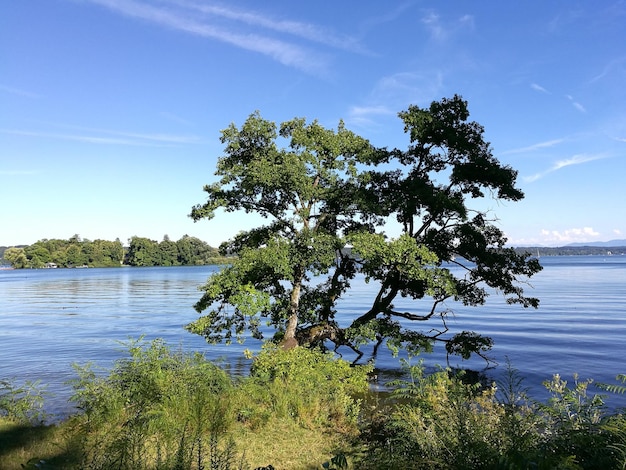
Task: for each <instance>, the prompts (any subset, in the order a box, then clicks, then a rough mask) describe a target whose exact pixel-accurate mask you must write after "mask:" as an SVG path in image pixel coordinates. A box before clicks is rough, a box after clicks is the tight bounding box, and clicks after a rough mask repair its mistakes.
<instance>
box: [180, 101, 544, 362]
mask: <svg viewBox="0 0 626 470" xmlns="http://www.w3.org/2000/svg"><path fill="white" fill-rule="evenodd" d="M399 117H400V118H401V120H402V122H403V123H404V130H405V133H406V134H407V135H408V137H409V145H408V148H407V149H406V150H399V149H395V148H394V149H387V148H375V147H374V146H373V145H371V144H370V143H369V142H368V141H367V140H366V139H364V138H362V137H360V136H358V135H356V134H354V133H352V132H350V131H349V130H347V129H346V128H345V126H344V124H343V122H340V123H339V125H338V128H337V130H329V129H326V128H324V127H322V126H321V125H320V124H319V123H318V122H317V121H313V122H311V123H307V122H306V120H305V119H301V118H296V119H293V120H291V121H287V122H284V123H282V124H281V125H280V127H278V126H276V124H275V123H273V122H270V121H267V120H265V119H263V118H262V117H261V115H260V114H259V113H258V112H256V113H254V114H252V115H251V116H250V117H249V118H248V119H247V120H246V122H245V123H244V124H243V125H242V126H241V127H240V128H238V127H237V126H235V124H231V125H230V126H229V127H228V128H227V129H225V130H223V131H222V137H221V141H222V143H223V144H225V154H224V156H222V157H221V158H219V159H218V163H217V171H216V176H217V177H218V180H217V181H216V182H214V183H213V184H210V185H206V186H205V187H204V191H205V192H206V193H207V200H206V202H204V203H203V204H198V205H196V206H194V207H193V208H192V211H191V217H192V218H193V219H194V220H196V221H197V220H200V219H203V218H208V219H212V218H213V217H214V216H215V214H216V210H217V209H220V208H221V209H223V210H225V211H245V212H253V213H257V214H260V215H261V216H263V217H264V218H266V219H267V221H268V222H267V223H266V224H264V225H262V226H260V227H256V228H252V229H251V230H248V231H246V232H242V233H240V234H238V235H237V236H235V237H234V238H233V239H232V240H229V241H227V242H225V243H224V244H222V246H221V247H220V250H221V251H222V252H223V253H234V254H237V255H238V257H237V259H236V260H235V261H234V262H233V263H232V265H230V266H228V267H227V268H225V269H224V270H222V271H220V272H218V273H216V274H214V275H213V276H211V277H210V278H209V280H208V282H207V284H206V285H205V286H204V288H203V289H204V294H203V295H202V297H201V299H200V300H199V301H198V303H197V304H196V306H195V307H196V309H197V310H198V312H201V313H203V315H202V316H200V317H199V318H198V320H196V321H194V322H193V323H191V324H190V325H188V329H189V330H190V331H192V332H195V333H198V334H200V335H203V336H204V337H205V338H206V339H207V340H209V341H222V340H226V341H230V340H232V339H233V338H236V339H239V340H241V339H242V338H243V337H244V336H245V334H246V330H248V332H249V333H250V334H252V336H254V337H256V338H262V337H263V335H262V331H261V328H260V326H261V322H263V321H265V322H267V324H268V325H269V326H271V327H273V328H274V330H275V331H276V334H275V336H274V340H276V341H281V342H282V344H283V345H284V346H285V347H291V346H295V345H298V344H303V345H304V344H308V345H316V344H321V343H324V341H327V340H330V341H332V342H334V343H335V345H336V346H341V345H345V346H349V347H351V348H353V349H354V350H355V351H357V352H358V348H359V346H360V345H362V344H364V343H366V342H370V341H374V342H375V343H376V347H377V346H378V345H379V344H380V343H381V342H382V341H384V340H385V339H387V341H388V344H389V345H390V346H391V347H394V348H397V347H405V348H409V349H412V350H414V351H421V350H430V349H431V348H432V346H433V344H434V343H435V342H443V343H445V345H446V348H447V351H448V353H451V354H460V355H461V356H463V357H464V358H466V357H469V356H470V355H471V354H472V353H478V354H482V353H483V352H484V351H486V350H488V349H489V348H490V346H491V341H490V340H489V338H483V337H482V336H480V335H479V334H477V333H475V332H468V331H464V332H462V333H460V334H456V335H449V334H447V333H448V329H447V327H446V317H447V315H448V314H449V313H450V306H449V304H450V303H453V302H460V303H462V304H464V305H472V306H478V305H482V304H483V303H484V302H485V301H486V298H487V297H488V289H490V288H491V289H495V290H497V291H499V292H501V293H502V294H503V295H505V296H506V298H507V302H509V303H516V304H520V305H522V306H524V307H536V306H537V305H538V300H537V299H535V298H533V297H528V296H526V295H525V293H524V291H523V289H522V287H521V284H522V283H523V281H524V280H526V279H527V278H528V277H530V276H532V275H533V274H535V273H536V272H538V271H539V270H540V269H541V266H540V265H539V263H538V261H537V260H536V259H533V258H531V257H530V254H528V253H516V252H515V250H513V249H512V248H506V247H505V243H506V238H505V236H504V233H503V232H502V231H501V230H500V229H499V228H498V227H496V225H495V220H494V216H493V215H492V214H490V213H489V212H487V211H483V210H479V209H478V208H477V207H479V206H480V205H479V204H473V202H477V201H480V200H482V199H485V198H492V199H495V200H509V201H517V200H520V199H522V198H523V193H522V191H521V190H520V189H518V188H517V187H516V186H515V181H516V177H517V172H516V171H515V170H513V169H512V168H510V167H508V166H506V165H502V164H501V163H500V162H499V161H498V160H497V159H495V158H494V157H493V155H492V153H491V148H490V145H489V143H488V142H486V141H485V140H484V138H483V133H484V129H483V128H482V126H480V125H479V124H477V123H476V122H472V121H468V118H469V111H468V106H467V102H466V101H464V100H463V99H462V98H461V97H459V96H454V97H453V98H450V99H442V100H441V101H436V102H433V103H432V104H431V105H430V107H428V108H420V107H418V106H410V107H409V108H408V109H407V110H406V111H403V112H401V113H399ZM279 144H284V146H280V145H279ZM394 231H395V233H397V236H389V235H388V234H387V232H394ZM452 268H454V269H452ZM357 275H362V276H365V279H366V280H367V281H368V282H370V283H371V284H372V286H374V287H373V290H375V293H373V295H372V299H371V303H370V304H369V305H370V306H369V308H367V309H366V310H364V311H362V312H359V314H358V315H357V316H356V317H352V318H350V319H342V318H338V315H337V302H338V301H339V300H340V299H341V298H342V296H343V295H344V294H345V293H346V292H347V291H348V289H349V288H350V282H351V281H352V280H353V279H354V278H355V276H357ZM520 281H522V282H520ZM399 297H406V298H409V299H414V300H416V301H418V300H419V301H420V302H419V303H418V302H415V303H414V305H415V306H414V307H412V308H411V309H408V310H403V309H398V308H396V307H395V306H394V301H395V300H397V299H398V298H399ZM424 300H429V302H428V304H427V305H428V306H427V307H426V308H424V305H425V303H424ZM435 319H438V320H439V322H440V326H439V327H436V328H433V327H432V326H430V324H429V327H428V329H425V328H424V329H422V328H421V327H420V326H419V325H420V324H421V322H424V321H426V320H435Z"/></svg>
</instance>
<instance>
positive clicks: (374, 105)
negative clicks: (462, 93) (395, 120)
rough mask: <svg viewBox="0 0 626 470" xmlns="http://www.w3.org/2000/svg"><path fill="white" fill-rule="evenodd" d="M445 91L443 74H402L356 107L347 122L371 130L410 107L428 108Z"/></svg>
mask: <svg viewBox="0 0 626 470" xmlns="http://www.w3.org/2000/svg"><path fill="white" fill-rule="evenodd" d="M442 87H443V74H442V73H441V72H440V71H439V70H430V71H428V70H424V71H420V72H400V73H396V74H392V75H387V76H384V77H382V78H381V79H380V80H378V82H377V83H376V84H375V86H374V87H373V89H372V91H371V92H370V96H369V97H368V99H366V100H365V102H364V103H363V104H359V105H355V106H352V107H351V108H350V109H349V111H348V117H347V119H346V122H348V123H349V124H351V125H356V126H362V127H368V126H370V125H372V124H374V123H375V119H377V118H380V117H386V116H395V115H396V114H397V113H398V112H399V111H402V110H403V109H406V108H407V106H408V105H409V104H417V105H426V104H428V103H430V101H432V100H434V99H437V98H438V97H439V95H440V92H441V88H442Z"/></svg>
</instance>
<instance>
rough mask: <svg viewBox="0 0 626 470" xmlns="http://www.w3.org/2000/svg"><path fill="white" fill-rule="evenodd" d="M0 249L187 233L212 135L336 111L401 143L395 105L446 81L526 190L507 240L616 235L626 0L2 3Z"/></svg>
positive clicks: (204, 229) (625, 163)
mask: <svg viewBox="0 0 626 470" xmlns="http://www.w3.org/2000/svg"><path fill="white" fill-rule="evenodd" d="M0 3H1V4H2V15H1V17H0V202H1V204H2V205H1V212H0V245H8V246H10V245H15V244H31V243H34V242H35V241H37V240H39V239H42V238H64V239H67V238H69V237H71V236H73V235H74V234H79V235H80V236H82V237H83V238H88V239H92V240H93V239H96V238H102V239H107V240H114V239H115V238H118V237H119V238H120V239H121V240H122V241H126V240H127V239H128V238H130V237H131V236H133V235H137V236H144V237H149V238H152V239H154V240H162V239H163V236H164V235H165V234H167V235H169V237H170V238H171V239H174V240H176V239H178V238H180V237H181V236H182V235H184V234H189V235H192V236H197V237H199V238H201V239H203V240H205V241H207V242H208V243H210V244H211V245H214V246H217V245H219V243H220V242H221V241H224V240H226V239H228V238H229V237H231V236H233V235H234V234H236V233H237V232H238V231H239V230H241V229H245V228H249V227H250V226H254V225H256V224H257V223H258V220H257V219H255V218H254V217H252V216H250V215H245V214H224V215H218V216H217V217H216V218H215V219H213V220H212V221H201V222H198V223H194V222H193V221H192V220H191V219H189V218H188V217H187V214H188V213H189V212H190V209H191V207H192V206H193V205H194V204H197V203H201V202H203V201H204V193H203V191H202V186H203V185H204V184H207V183H210V182H212V181H214V176H213V172H214V169H215V163H216V160H217V158H218V157H219V156H220V155H221V154H222V145H221V144H220V142H219V135H220V134H219V131H220V129H223V128H225V127H227V126H228V125H229V124H230V123H231V122H235V123H236V124H241V123H242V122H243V121H244V120H245V119H246V117H247V116H248V115H250V114H251V113H252V112H254V111H255V110H259V111H260V112H261V114H262V115H263V117H265V118H267V119H271V120H273V121H276V122H281V121H285V120H288V119H291V118H293V117H296V116H298V117H306V118H308V119H310V120H312V119H318V120H319V121H320V122H321V123H322V124H323V125H325V126H327V127H336V125H337V123H338V121H339V120H340V119H343V120H344V121H345V122H346V126H347V127H348V128H349V129H351V130H353V131H354V132H356V133H358V134H360V135H362V136H364V137H366V138H368V139H370V141H371V142H372V143H373V144H375V145H380V146H387V147H398V148H401V149H404V148H406V145H407V138H406V136H405V135H404V134H403V132H402V124H401V121H400V120H399V119H398V117H397V113H398V112H399V111H402V110H404V109H406V108H407V107H408V106H409V105H410V104H416V105H419V106H427V105H428V104H429V103H430V102H431V101H433V100H439V99H441V98H442V97H450V96H452V95H454V94H455V93H456V94H460V95H461V96H463V98H465V99H466V100H468V102H469V107H470V112H471V118H472V119H474V120H476V121H478V122H479V123H480V124H482V125H483V126H484V127H485V136H486V139H487V140H488V141H489V142H491V144H492V147H493V153H494V155H495V156H496V157H497V158H498V159H499V160H500V161H502V162H503V163H505V164H508V165H511V166H512V167H514V168H515V169H517V170H519V186H520V187H521V188H522V189H523V190H524V192H525V194H526V197H525V199H524V200H523V201H521V202H518V203H485V205H484V206H482V208H483V209H489V210H493V214H494V215H495V216H496V217H497V218H498V224H499V226H500V228H501V229H503V230H504V232H505V233H506V234H507V236H508V238H509V242H510V243H511V244H514V245H535V244H542V245H564V244H567V243H571V242H583V241H598V240H611V239H616V238H626V204H625V201H626V184H625V181H626V180H625V176H626V86H624V84H625V83H626V28H624V25H625V24H626V2H624V1H608V0H607V1H605V0H599V1H597V2H586V1H569V0H568V1H564V0H563V1H552V2H544V1H542V0H531V1H527V2H500V1H495V0H489V1H481V2H467V1H447V2H432V1H431V2H425V1H398V2H395V1H391V2H380V1H374V0H369V1H368V0H359V1H356V0H349V1H344V2H294V1H286V0H280V1H272V2H255V1H244V0H230V1H221V2H214V1H211V0H29V1H14V0H0Z"/></svg>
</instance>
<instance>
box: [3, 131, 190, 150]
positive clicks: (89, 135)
mask: <svg viewBox="0 0 626 470" xmlns="http://www.w3.org/2000/svg"><path fill="white" fill-rule="evenodd" d="M67 127H71V126H67ZM74 129H76V130H81V129H82V130H85V131H86V132H85V133H60V132H47V131H30V130H21V129H0V133H2V134H8V135H16V136H23V137H34V138H40V139H55V140H71V141H74V142H84V143H89V144H99V145H130V146H141V147H163V146H172V145H181V144H193V143H198V142H199V141H200V139H199V138H198V137H195V136H184V135H171V134H141V133H133V132H120V131H111V130H105V129H89V130H87V129H84V128H79V127H74ZM99 134H100V135H99ZM101 134H104V135H101Z"/></svg>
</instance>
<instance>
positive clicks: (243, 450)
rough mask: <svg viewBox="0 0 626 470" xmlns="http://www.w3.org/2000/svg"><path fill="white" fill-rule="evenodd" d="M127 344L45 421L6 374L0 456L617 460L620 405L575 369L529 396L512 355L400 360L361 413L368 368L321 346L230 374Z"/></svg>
mask: <svg viewBox="0 0 626 470" xmlns="http://www.w3.org/2000/svg"><path fill="white" fill-rule="evenodd" d="M127 349H128V357H126V358H124V359H121V360H119V361H117V362H116V363H115V365H114V367H113V368H112V369H111V370H107V371H99V370H97V369H95V368H94V367H92V366H91V365H89V364H87V365H84V366H76V371H77V378H76V379H75V380H74V382H73V386H74V396H73V400H74V402H75V404H76V406H77V407H78V409H79V410H80V412H79V413H78V414H77V415H76V416H74V417H72V418H71V419H69V420H67V421H66V422H64V423H60V424H59V425H57V426H43V425H41V415H40V414H39V412H40V410H41V408H40V405H41V400H40V398H39V397H40V394H38V393H37V392H36V390H37V388H36V387H35V388H33V389H28V388H24V387H23V386H22V387H17V386H15V385H12V384H10V383H5V385H4V388H2V389H0V390H1V391H2V394H1V395H0V397H2V399H3V400H4V401H2V402H1V403H2V408H0V410H3V411H2V415H3V416H2V417H0V469H1V470H5V469H7V470H12V469H21V468H30V469H34V468H38V469H93V470H98V469H102V470H104V469H121V470H124V469H139V470H142V469H150V470H153V469H154V470H161V469H168V470H173V469H180V470H183V469H190V470H195V469H198V470H199V469H220V470H230V469H253V468H254V469H257V468H266V469H270V468H274V469H314V468H318V469H319V468H336V469H338V468H342V469H345V468H354V469H356V468H359V469H470V468H471V469H481V468H484V469H544V468H545V469H552V468H556V469H594V468H601V469H626V418H625V417H624V415H623V414H619V413H618V414H613V415H608V414H607V410H606V407H605V406H604V397H603V396H601V395H598V394H594V393H592V390H591V387H590V385H591V381H590V380H580V379H579V378H578V377H574V378H573V380H572V381H566V380H565V379H564V378H562V377H560V376H559V375H555V376H553V377H552V379H550V380H547V381H546V382H545V384H544V385H545V387H546V389H547V390H548V392H549V393H550V399H549V400H547V401H546V402H545V403H538V402H536V401H534V400H532V398H531V397H529V396H528V392H527V390H526V389H525V387H524V384H523V379H522V378H521V376H520V375H519V373H518V371H516V370H515V369H514V368H513V367H512V366H511V365H510V364H508V367H507V371H506V373H505V374H504V379H503V380H501V381H499V382H498V383H495V384H481V383H476V382H475V381H474V380H473V378H472V377H471V375H469V374H465V373H463V372H458V371H453V370H449V369H441V370H439V371H437V372H435V373H431V374H426V373H425V372H424V368H423V367H422V363H421V362H418V363H417V364H416V365H412V363H411V362H409V361H405V362H404V366H405V368H406V371H407V376H406V377H408V378H407V379H405V380H399V381H396V382H395V383H393V386H394V387H395V390H394V392H393V393H392V394H391V396H390V397H389V398H388V399H386V400H385V399H383V400H381V401H379V402H377V406H376V409H375V411H374V412H373V413H364V412H363V410H361V402H360V401H359V400H358V399H356V398H355V397H356V396H362V395H364V394H365V393H366V391H367V389H368V382H367V375H368V373H369V372H370V371H371V367H351V366H350V365H349V364H348V363H346V362H345V361H341V360H336V359H335V358H334V357H333V356H332V354H327V353H322V352H320V351H312V350H308V349H303V348H294V349H291V350H289V351H283V350H281V349H278V348H276V347H271V346H268V347H266V348H264V349H263V350H262V351H261V352H260V353H259V354H258V355H257V356H256V357H255V358H254V361H253V366H252V368H251V372H250V375H249V376H248V377H245V378H241V379H237V380H234V379H232V378H231V377H229V376H228V375H227V374H226V373H225V372H224V371H223V370H222V369H220V368H219V367H217V366H215V365H214V364H212V363H211V362H209V361H207V360H206V359H205V358H204V357H203V356H202V355H200V354H194V353H185V352H183V351H181V350H172V349H171V348H169V347H168V346H167V345H166V344H164V343H163V342H162V341H161V340H155V341H153V342H150V343H145V342H143V341H142V340H139V341H131V342H129V343H128V344H127ZM616 391H617V393H619V392H621V388H618V389H617V390H616ZM29 407H32V410H30V409H29Z"/></svg>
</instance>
